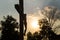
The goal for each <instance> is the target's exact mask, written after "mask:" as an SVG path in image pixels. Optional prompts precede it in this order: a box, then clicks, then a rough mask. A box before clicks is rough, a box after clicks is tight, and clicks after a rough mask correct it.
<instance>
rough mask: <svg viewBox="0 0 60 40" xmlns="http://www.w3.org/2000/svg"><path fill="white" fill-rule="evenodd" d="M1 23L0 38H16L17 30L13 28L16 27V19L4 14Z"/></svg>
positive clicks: (7, 39)
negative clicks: (0, 35) (0, 32)
mask: <svg viewBox="0 0 60 40" xmlns="http://www.w3.org/2000/svg"><path fill="white" fill-rule="evenodd" d="M1 25H2V37H1V40H18V39H19V36H18V31H15V28H17V27H18V23H17V22H16V19H14V18H13V17H12V16H9V15H8V16H7V17H5V16H4V21H1Z"/></svg>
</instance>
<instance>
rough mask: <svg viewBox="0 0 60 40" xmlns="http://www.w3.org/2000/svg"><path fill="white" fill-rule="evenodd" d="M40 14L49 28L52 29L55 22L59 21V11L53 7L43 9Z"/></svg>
mask: <svg viewBox="0 0 60 40" xmlns="http://www.w3.org/2000/svg"><path fill="white" fill-rule="evenodd" d="M41 13H42V14H43V15H44V16H45V18H47V19H48V22H49V23H50V26H51V27H53V26H54V24H55V22H56V21H57V20H60V11H59V10H58V9H57V8H56V7H53V6H47V7H44V9H42V10H41Z"/></svg>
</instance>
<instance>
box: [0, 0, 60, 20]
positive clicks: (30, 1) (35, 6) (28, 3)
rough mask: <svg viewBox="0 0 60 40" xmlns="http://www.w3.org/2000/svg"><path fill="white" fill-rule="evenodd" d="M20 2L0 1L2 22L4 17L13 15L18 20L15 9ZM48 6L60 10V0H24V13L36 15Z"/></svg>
mask: <svg viewBox="0 0 60 40" xmlns="http://www.w3.org/2000/svg"><path fill="white" fill-rule="evenodd" d="M18 1H19V0H0V20H1V19H2V17H3V16H6V15H13V17H14V18H16V19H17V20H18V13H17V11H16V10H15V8H14V4H17V3H18ZM47 5H54V6H56V7H57V8H60V0H24V13H26V14H29V13H31V14H32V13H35V12H37V11H38V10H39V9H42V8H43V7H45V6H47Z"/></svg>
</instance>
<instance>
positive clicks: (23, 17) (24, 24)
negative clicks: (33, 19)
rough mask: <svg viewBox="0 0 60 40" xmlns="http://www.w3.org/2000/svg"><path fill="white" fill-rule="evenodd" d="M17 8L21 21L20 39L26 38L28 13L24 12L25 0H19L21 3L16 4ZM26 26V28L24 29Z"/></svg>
mask: <svg viewBox="0 0 60 40" xmlns="http://www.w3.org/2000/svg"><path fill="white" fill-rule="evenodd" d="M15 9H16V10H17V12H18V13H19V22H20V25H19V26H20V38H19V39H20V40H23V39H24V35H25V33H26V29H27V21H26V14H24V7H23V0H19V4H15ZM24 27H25V30H24Z"/></svg>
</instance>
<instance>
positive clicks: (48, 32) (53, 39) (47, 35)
mask: <svg viewBox="0 0 60 40" xmlns="http://www.w3.org/2000/svg"><path fill="white" fill-rule="evenodd" d="M39 25H40V29H41V30H40V32H39V33H38V32H35V33H34V34H33V35H32V34H31V32H29V33H28V34H27V40H60V35H57V34H56V33H54V32H53V30H52V28H51V27H50V26H49V23H48V21H47V20H46V19H42V20H39Z"/></svg>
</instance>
